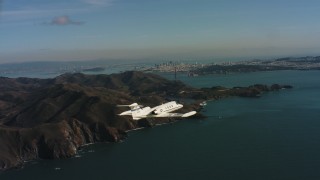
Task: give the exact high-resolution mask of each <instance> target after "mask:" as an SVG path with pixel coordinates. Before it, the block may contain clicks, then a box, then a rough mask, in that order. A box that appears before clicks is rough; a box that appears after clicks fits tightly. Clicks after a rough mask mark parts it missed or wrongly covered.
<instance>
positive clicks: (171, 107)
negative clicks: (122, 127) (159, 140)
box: [118, 101, 197, 120]
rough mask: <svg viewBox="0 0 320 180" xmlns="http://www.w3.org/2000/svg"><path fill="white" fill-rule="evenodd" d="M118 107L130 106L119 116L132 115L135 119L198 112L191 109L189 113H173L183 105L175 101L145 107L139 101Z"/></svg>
mask: <svg viewBox="0 0 320 180" xmlns="http://www.w3.org/2000/svg"><path fill="white" fill-rule="evenodd" d="M118 107H130V110H128V111H124V112H122V113H120V114H119V116H126V115H129V116H132V119H133V120H139V119H143V118H153V117H189V116H192V115H194V114H196V113H197V112H196V111H190V112H188V113H184V114H182V113H171V112H172V111H176V110H178V109H180V108H182V107H183V105H182V104H178V103H177V102H175V101H171V102H167V103H165V104H162V105H159V106H156V107H153V108H150V107H143V106H141V105H139V104H137V103H133V104H130V105H118Z"/></svg>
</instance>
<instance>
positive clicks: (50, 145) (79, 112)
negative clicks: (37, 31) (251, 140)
mask: <svg viewBox="0 0 320 180" xmlns="http://www.w3.org/2000/svg"><path fill="white" fill-rule="evenodd" d="M283 88H291V86H282V85H278V84H274V85H271V86H266V85H258V84H257V85H252V86H249V87H235V88H224V87H212V88H202V89H197V88H193V87H190V86H187V85H185V84H184V83H182V82H180V81H169V80H167V79H165V78H163V77H160V76H158V75H155V74H150V73H142V72H135V71H128V72H124V73H120V74H112V75H85V74H80V73H75V74H63V75H60V76H58V77H56V78H52V79H37V78H6V77H0V134H1V136H0V170H7V169H11V168H18V167H21V166H22V165H23V164H24V162H25V161H28V160H33V159H59V158H69V157H72V156H74V155H76V153H77V150H78V149H79V148H81V146H83V145H85V144H89V143H95V142H119V141H121V140H123V139H125V138H126V131H128V130H132V129H136V128H141V127H150V126H153V125H155V124H160V123H168V122H172V121H175V120H177V119H170V118H157V119H154V120H152V121H150V120H148V119H142V120H139V121H134V120H132V118H130V117H125V116H118V115H117V114H119V113H120V111H121V109H119V108H117V107H116V105H117V104H130V103H132V102H138V103H141V104H144V105H148V106H155V105H158V104H161V103H163V102H167V101H168V100H171V99H177V98H178V99H180V100H181V103H183V104H184V107H185V108H183V109H182V110H183V111H185V112H187V111H190V110H199V109H200V105H199V102H202V101H204V100H209V99H221V98H224V97H229V96H241V97H259V96H260V95H261V93H262V92H266V91H276V90H280V89H283ZM185 99H188V101H186V102H188V103H186V102H184V100H185ZM200 117H202V115H201V114H197V116H195V117H194V118H200Z"/></svg>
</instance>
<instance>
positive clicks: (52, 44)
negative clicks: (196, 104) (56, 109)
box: [0, 0, 320, 63]
mask: <svg viewBox="0 0 320 180" xmlns="http://www.w3.org/2000/svg"><path fill="white" fill-rule="evenodd" d="M319 17H320V1H316V0H307V1H301V0H268V1H265V0H241V1H240V0H68V1H65V0H55V1H48V0H0V63H3V62H21V61H71V60H94V59H132V60H136V59H140V58H147V59H157V58H166V57H169V58H180V59H181V58H182V59H183V58H198V59H201V58H233V57H247V58H259V57H281V56H300V55H301V56H304V55H320V53H319V52H318V51H319V49H320V23H319V20H318V18H319Z"/></svg>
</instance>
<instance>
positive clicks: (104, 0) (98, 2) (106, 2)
mask: <svg viewBox="0 0 320 180" xmlns="http://www.w3.org/2000/svg"><path fill="white" fill-rule="evenodd" d="M83 1H84V2H85V3H87V4H90V5H94V6H111V5H112V4H113V2H114V0H83Z"/></svg>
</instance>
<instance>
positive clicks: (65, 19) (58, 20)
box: [44, 16, 84, 26]
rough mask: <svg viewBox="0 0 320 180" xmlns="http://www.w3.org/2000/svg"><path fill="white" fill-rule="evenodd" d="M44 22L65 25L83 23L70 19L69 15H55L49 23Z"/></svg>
mask: <svg viewBox="0 0 320 180" xmlns="http://www.w3.org/2000/svg"><path fill="white" fill-rule="evenodd" d="M44 24H49V25H57V26H66V25H82V24H84V22H81V21H74V20H71V19H70V18H69V16H57V17H54V18H53V19H52V20H51V22H50V23H44Z"/></svg>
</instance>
